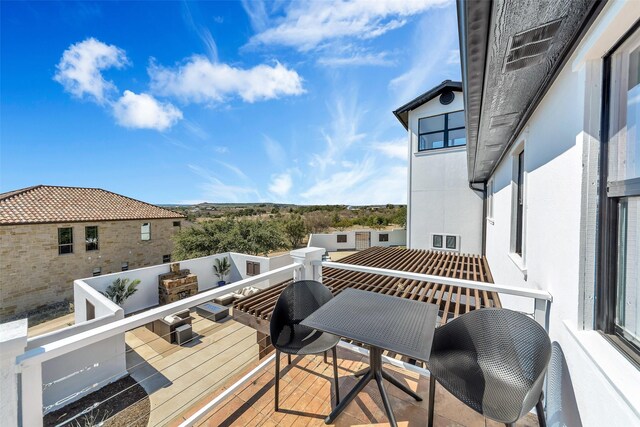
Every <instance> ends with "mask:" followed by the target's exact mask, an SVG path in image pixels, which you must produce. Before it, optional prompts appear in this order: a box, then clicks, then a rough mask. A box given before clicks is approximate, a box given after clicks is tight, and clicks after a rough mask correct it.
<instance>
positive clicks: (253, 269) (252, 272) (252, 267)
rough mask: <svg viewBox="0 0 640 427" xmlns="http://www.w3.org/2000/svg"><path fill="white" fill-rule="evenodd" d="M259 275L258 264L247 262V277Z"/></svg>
mask: <svg viewBox="0 0 640 427" xmlns="http://www.w3.org/2000/svg"><path fill="white" fill-rule="evenodd" d="M258 274H260V263H259V262H254V261H247V276H257V275H258Z"/></svg>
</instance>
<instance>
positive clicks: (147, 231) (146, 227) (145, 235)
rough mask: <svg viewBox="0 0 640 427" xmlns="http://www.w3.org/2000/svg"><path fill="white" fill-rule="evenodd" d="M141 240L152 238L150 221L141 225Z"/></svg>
mask: <svg viewBox="0 0 640 427" xmlns="http://www.w3.org/2000/svg"><path fill="white" fill-rule="evenodd" d="M140 240H151V224H149V223H148V222H145V223H144V224H142V226H141V227H140Z"/></svg>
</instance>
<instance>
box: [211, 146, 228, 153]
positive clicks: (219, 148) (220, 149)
mask: <svg viewBox="0 0 640 427" xmlns="http://www.w3.org/2000/svg"><path fill="white" fill-rule="evenodd" d="M213 151H215V152H216V153H218V154H227V153H228V152H229V147H225V146H224V145H216V146H215V147H213Z"/></svg>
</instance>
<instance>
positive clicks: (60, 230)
mask: <svg viewBox="0 0 640 427" xmlns="http://www.w3.org/2000/svg"><path fill="white" fill-rule="evenodd" d="M62 230H71V241H70V243H60V237H61V236H60V233H61V232H62ZM63 246H64V247H69V248H70V251H69V252H62V247H63ZM70 254H73V227H58V255H70Z"/></svg>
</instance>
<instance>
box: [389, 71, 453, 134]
mask: <svg viewBox="0 0 640 427" xmlns="http://www.w3.org/2000/svg"><path fill="white" fill-rule="evenodd" d="M448 91H454V92H462V82H454V81H452V80H445V81H443V82H442V83H440V84H439V85H438V86H436V87H434V88H432V89H429V90H428V91H426V92H425V93H423V94H422V95H420V96H418V97H416V98H414V99H412V100H411V101H409V102H407V103H406V104H404V105H403V106H402V107H400V108H398V109H397V110H395V111H394V112H393V114H394V115H395V116H396V118H397V119H398V120H400V123H402V126H404V128H405V129H407V130H408V129H409V111H411V110H415V109H416V108H418V107H419V106H421V105H422V104H426V103H427V102H429V101H431V100H432V99H434V98H435V97H436V96H440V95H441V94H442V93H443V92H448Z"/></svg>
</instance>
